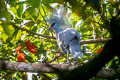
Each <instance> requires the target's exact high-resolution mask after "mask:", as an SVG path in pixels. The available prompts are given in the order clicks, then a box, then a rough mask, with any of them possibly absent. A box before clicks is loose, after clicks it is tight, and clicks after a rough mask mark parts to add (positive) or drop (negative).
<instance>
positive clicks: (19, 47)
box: [14, 46, 23, 55]
mask: <svg viewBox="0 0 120 80" xmlns="http://www.w3.org/2000/svg"><path fill="white" fill-rule="evenodd" d="M22 48H23V46H18V47H17V48H16V51H15V53H14V54H15V55H16V53H17V52H18V51H20V50H21V49H22Z"/></svg>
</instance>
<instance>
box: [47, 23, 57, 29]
mask: <svg viewBox="0 0 120 80" xmlns="http://www.w3.org/2000/svg"><path fill="white" fill-rule="evenodd" d="M55 24H56V23H52V24H50V26H49V28H48V31H50V30H51V29H52V28H53V27H54V25H55Z"/></svg>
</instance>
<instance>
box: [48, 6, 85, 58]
mask: <svg viewBox="0 0 120 80" xmlns="http://www.w3.org/2000/svg"><path fill="white" fill-rule="evenodd" d="M49 23H50V27H49V30H50V29H54V30H55V32H56V40H57V44H58V46H59V48H60V50H61V52H62V53H67V60H68V57H69V56H68V55H69V53H71V55H72V57H73V58H77V57H78V56H80V57H83V53H82V51H81V46H80V35H79V33H78V32H77V31H76V30H75V29H73V28H70V27H71V26H70V25H69V23H68V22H67V19H65V16H64V10H63V8H62V7H61V8H60V13H56V15H53V16H52V17H50V20H49Z"/></svg>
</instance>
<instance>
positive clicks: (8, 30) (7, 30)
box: [2, 24, 12, 37]
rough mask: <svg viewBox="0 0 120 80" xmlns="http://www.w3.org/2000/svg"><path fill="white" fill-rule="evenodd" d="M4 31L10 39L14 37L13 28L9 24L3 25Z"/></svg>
mask: <svg viewBox="0 0 120 80" xmlns="http://www.w3.org/2000/svg"><path fill="white" fill-rule="evenodd" d="M2 27H3V30H4V32H5V34H6V35H7V36H9V37H12V26H10V25H7V24H2Z"/></svg>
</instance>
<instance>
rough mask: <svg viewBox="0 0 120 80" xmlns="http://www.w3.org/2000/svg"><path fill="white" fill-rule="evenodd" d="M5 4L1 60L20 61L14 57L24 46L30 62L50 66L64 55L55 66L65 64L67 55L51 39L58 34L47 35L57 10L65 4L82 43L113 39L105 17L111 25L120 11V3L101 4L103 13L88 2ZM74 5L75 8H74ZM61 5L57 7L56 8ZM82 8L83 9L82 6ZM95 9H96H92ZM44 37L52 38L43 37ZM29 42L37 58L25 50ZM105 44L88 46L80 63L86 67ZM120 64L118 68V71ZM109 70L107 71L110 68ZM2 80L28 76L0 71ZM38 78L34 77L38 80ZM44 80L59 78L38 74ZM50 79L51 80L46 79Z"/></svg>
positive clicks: (105, 0)
mask: <svg viewBox="0 0 120 80" xmlns="http://www.w3.org/2000/svg"><path fill="white" fill-rule="evenodd" d="M77 1H78V2H76V1H74V0H71V1H68V0H1V1H0V5H2V6H0V59H2V60H9V61H17V55H15V54H14V52H15V51H16V48H17V47H18V46H20V45H21V46H23V48H22V52H23V53H24V55H25V57H26V60H25V61H26V62H28V63H32V62H39V63H43V62H50V61H51V60H52V59H53V58H54V57H56V56H58V55H60V57H59V58H57V59H56V60H54V61H52V63H65V62H66V59H65V57H66V55H64V56H63V55H62V53H61V52H60V50H59V48H58V46H57V44H56V40H55V39H53V38H49V36H52V37H55V36H54V35H55V33H51V32H49V33H48V31H47V29H48V25H49V24H48V22H47V20H48V18H49V15H50V14H51V11H52V8H53V6H55V7H54V8H57V7H58V5H60V4H63V5H64V6H65V10H66V14H67V15H66V17H67V18H68V21H69V22H70V23H71V25H72V26H73V28H75V29H76V30H77V31H78V32H79V33H80V35H81V40H88V39H104V38H109V37H110V34H109V32H108V31H107V30H106V29H105V28H104V25H103V24H104V21H103V20H102V19H101V18H102V15H104V16H105V17H106V19H107V20H108V21H109V20H110V18H111V17H112V16H114V15H115V14H116V13H115V11H117V9H119V6H120V5H119V3H120V2H118V1H117V0H100V5H101V6H102V7H101V8H100V9H101V13H100V12H99V10H98V9H99V8H97V9H94V8H93V7H91V6H90V5H88V4H86V2H85V1H84V0H77ZM71 3H73V4H71ZM56 4H57V5H56ZM79 4H81V6H79ZM92 6H93V5H92ZM39 34H41V35H48V36H47V37H46V36H40V35H39ZM26 39H28V40H30V42H32V43H33V44H34V45H35V48H36V50H37V53H36V54H32V53H31V52H29V50H28V49H27V48H26V47H25V43H24V41H25V40H26ZM103 45H104V44H103V43H101V44H84V45H82V50H83V53H84V59H78V60H79V62H80V63H86V62H87V61H89V60H90V59H91V58H93V57H94V56H97V54H96V53H95V52H96V50H98V49H99V48H101V47H103ZM115 61H118V58H117V59H116V58H115V60H112V61H110V63H108V66H113V63H112V62H115ZM118 65H119V64H115V66H117V67H118ZM108 66H106V67H108ZM0 76H1V77H0V78H3V79H8V78H10V79H15V78H16V79H20V78H21V79H22V78H24V77H26V76H27V73H25V72H24V74H23V72H11V71H6V70H2V69H1V70H0ZM36 76H37V75H33V77H32V78H33V80H35V79H36V78H38V77H36ZM38 76H39V77H40V79H41V80H42V79H43V80H44V79H45V80H47V79H48V80H49V79H52V78H56V75H55V74H38ZM46 78H47V79H46ZM25 79H26V78H25Z"/></svg>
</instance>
